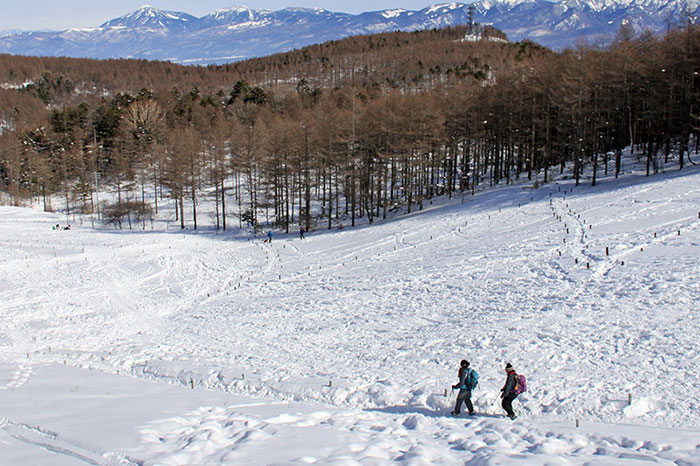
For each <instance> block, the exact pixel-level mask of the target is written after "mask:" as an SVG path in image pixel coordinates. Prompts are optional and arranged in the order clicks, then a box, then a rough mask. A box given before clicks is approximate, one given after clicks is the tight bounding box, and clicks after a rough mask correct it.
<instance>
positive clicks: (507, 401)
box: [501, 393, 518, 417]
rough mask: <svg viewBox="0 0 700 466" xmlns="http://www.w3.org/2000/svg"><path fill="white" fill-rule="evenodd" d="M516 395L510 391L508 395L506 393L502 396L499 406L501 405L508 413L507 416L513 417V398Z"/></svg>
mask: <svg viewBox="0 0 700 466" xmlns="http://www.w3.org/2000/svg"><path fill="white" fill-rule="evenodd" d="M517 397H518V395H516V394H515V393H511V394H510V395H506V396H504V397H503V401H502V402H501V406H503V409H505V410H506V413H508V416H511V417H513V415H514V414H515V413H514V412H513V400H514V399H516V398H517Z"/></svg>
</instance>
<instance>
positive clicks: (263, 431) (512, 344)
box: [0, 166, 700, 465]
mask: <svg viewBox="0 0 700 466" xmlns="http://www.w3.org/2000/svg"><path fill="white" fill-rule="evenodd" d="M65 222H66V219H65V216H61V215H58V214H46V213H42V212H39V211H36V210H31V209H28V208H16V207H0V253H1V256H0V257H2V261H1V262H0V296H2V302H3V306H2V307H0V318H1V319H2V322H3V325H2V327H0V457H2V458H4V459H7V460H9V461H10V463H8V464H66V465H72V464H85V463H86V462H87V463H91V464H110V465H112V464H169V465H175V464H219V463H223V464H269V463H284V464H289V463H297V464H308V463H315V462H318V463H322V464H357V463H359V464H384V463H387V462H389V461H395V462H399V463H404V464H465V463H467V464H528V465H529V464H582V463H587V464H647V463H648V462H649V461H651V462H656V463H659V464H673V463H674V462H675V464H686V465H690V464H700V409H698V408H700V392H699V391H698V389H697V386H698V376H697V374H698V368H699V367H700V353H699V352H698V341H699V340H700V312H699V311H700V304H699V303H700V285H699V283H698V277H700V261H699V260H698V258H699V257H700V254H699V253H700V169H698V168H697V167H693V166H691V167H690V168H688V169H685V170H684V171H683V172H680V173H679V172H677V171H676V170H675V169H672V170H669V171H667V173H666V174H661V175H655V176H652V177H648V178H647V177H644V176H642V174H641V173H628V174H626V175H625V176H624V177H622V178H621V179H619V180H614V179H612V178H603V179H602V180H600V184H599V186H597V187H594V188H591V187H590V186H580V187H578V188H574V186H573V182H571V181H569V180H561V181H559V182H557V183H552V184H548V185H545V186H544V187H541V188H539V189H537V190H534V189H532V188H531V187H527V186H523V185H518V186H509V187H505V186H504V187H500V188H496V189H494V190H492V191H489V192H485V193H481V194H478V195H477V196H475V197H471V196H466V197H465V198H464V202H462V201H461V199H456V200H453V201H441V202H439V203H438V202H436V203H434V204H433V205H430V206H428V208H427V209H426V210H424V211H422V212H417V213H413V214H411V215H410V216H406V217H402V218H400V219H395V220H392V221H387V222H384V223H380V224H377V225H374V226H371V227H361V228H357V229H349V228H346V229H343V230H335V231H332V232H326V231H319V232H313V233H311V234H308V235H307V237H306V239H305V240H301V239H299V238H298V235H296V234H295V235H289V236H285V235H280V234H277V235H276V236H275V237H274V239H273V242H272V243H271V244H265V243H263V242H262V239H261V238H249V237H248V236H247V235H246V234H245V233H243V232H240V233H228V234H224V235H218V236H217V235H215V234H213V233H206V232H199V233H193V232H187V233H181V232H180V231H179V230H175V229H172V230H166V231H150V230H149V231H136V230H135V231H131V232H127V231H115V230H109V229H101V230H93V229H91V228H88V227H80V226H74V228H73V229H72V230H70V231H53V230H52V225H55V224H56V223H60V224H61V225H63V224H65ZM606 249H607V254H606ZM462 358H466V359H469V360H470V361H471V363H472V366H473V367H474V368H475V369H476V370H477V371H479V373H480V375H481V378H480V388H479V389H478V390H477V391H475V393H474V402H475V406H476V410H477V412H478V413H479V415H478V416H477V417H475V418H467V417H461V418H456V419H455V418H451V417H448V416H446V414H447V413H448V412H449V410H450V409H451V404H452V403H453V402H454V396H453V395H451V394H450V390H449V387H450V385H452V384H454V383H456V381H457V380H456V372H457V368H458V362H459V360H460V359H462ZM506 362H511V363H512V364H513V365H514V366H515V368H516V369H517V370H518V371H519V372H520V373H522V374H525V375H526V376H527V377H528V385H529V390H528V392H527V393H526V394H524V395H522V396H521V397H520V398H519V399H518V400H517V401H516V402H515V404H514V407H515V410H516V411H517V412H518V413H519V415H520V416H519V418H518V419H517V420H516V421H514V422H512V421H510V420H508V419H506V418H504V417H503V416H502V410H501V408H500V406H499V405H498V402H499V401H500V400H499V399H498V393H499V389H500V387H501V386H502V384H503V379H504V372H503V367H504V365H505V363H506ZM446 393H447V394H448V396H447V397H446V396H445V394H446ZM630 402H631V403H630ZM577 420H578V422H579V427H578V428H577V427H576V421H577Z"/></svg>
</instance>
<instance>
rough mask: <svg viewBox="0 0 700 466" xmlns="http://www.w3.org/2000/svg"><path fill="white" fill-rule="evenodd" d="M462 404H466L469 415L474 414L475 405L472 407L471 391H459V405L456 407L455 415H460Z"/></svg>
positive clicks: (461, 389) (462, 389)
mask: <svg viewBox="0 0 700 466" xmlns="http://www.w3.org/2000/svg"><path fill="white" fill-rule="evenodd" d="M462 402H464V404H465V405H467V409H468V410H469V414H472V413H474V405H472V391H471V390H465V389H464V388H460V389H459V393H458V394H457V404H456V405H455V414H459V412H460V410H461V408H462Z"/></svg>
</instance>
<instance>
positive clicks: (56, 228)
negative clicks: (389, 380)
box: [52, 223, 61, 231]
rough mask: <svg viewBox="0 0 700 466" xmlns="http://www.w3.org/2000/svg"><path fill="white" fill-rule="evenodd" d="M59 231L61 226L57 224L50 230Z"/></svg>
mask: <svg viewBox="0 0 700 466" xmlns="http://www.w3.org/2000/svg"><path fill="white" fill-rule="evenodd" d="M60 229H61V225H60V224H58V223H57V224H56V226H55V227H53V228H52V230H54V231H56V230H60Z"/></svg>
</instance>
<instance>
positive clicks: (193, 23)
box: [0, 0, 698, 64]
mask: <svg viewBox="0 0 700 466" xmlns="http://www.w3.org/2000/svg"><path fill="white" fill-rule="evenodd" d="M474 6H475V18H474V19H475V20H476V21H478V22H481V23H483V24H492V25H493V26H495V27H496V28H498V29H501V30H503V31H504V32H506V33H507V34H508V37H509V38H510V39H511V40H521V39H524V38H530V39H533V40H535V41H537V42H539V43H542V44H543V45H547V46H550V47H553V48H563V47H565V46H568V45H572V44H574V43H575V42H576V40H577V39H578V38H579V37H581V36H587V37H589V38H591V39H594V38H596V37H599V36H601V35H603V36H606V37H607V38H608V39H610V38H612V37H613V36H614V34H615V32H616V31H617V30H618V29H619V28H620V25H621V24H623V22H628V23H630V24H632V25H633V27H634V28H635V29H636V30H637V31H642V30H652V31H665V30H666V28H667V27H668V25H669V21H670V22H671V23H677V22H679V21H682V20H683V18H685V17H686V16H685V13H684V12H685V11H686V10H687V11H688V12H689V13H691V14H694V15H695V16H697V14H698V4H697V2H693V1H692V0H670V1H660V0H636V1H633V0H619V1H613V0H563V1H554V2H553V1H550V0H481V1H479V2H475V3H474ZM467 23H468V5H467V4H465V3H444V4H438V5H433V6H430V7H427V8H424V9H422V10H418V11H409V10H403V9H392V10H383V11H372V12H365V13H361V14H358V15H351V14H347V13H337V12H331V11H328V10H323V9H320V8H315V9H305V8H286V9H283V10H279V11H270V10H257V9H251V8H247V7H235V8H230V9H225V10H224V9H222V10H216V11H215V12H213V13H211V14H209V15H206V16H204V17H202V18H196V17H194V16H191V15H188V14H186V13H180V12H172V11H162V10H158V9H156V8H153V7H150V6H145V7H142V8H140V9H138V10H136V11H134V12H132V13H129V14H127V15H125V16H122V17H120V18H116V19H113V20H110V21H107V22H105V23H104V24H102V25H101V26H100V27H96V28H92V29H69V30H66V31H61V32H25V33H19V34H11V35H8V36H6V37H0V52H2V53H11V54H17V55H48V56H72V57H90V58H116V57H121V58H146V59H160V60H172V61H176V62H180V63H195V64H206V63H226V62H230V61H235V60H240V59H243V58H250V57H259V56H264V55H269V54H272V53H276V52H283V51H287V50H291V49H294V48H299V47H303V46H306V45H310V44H314V43H320V42H324V41H328V40H335V39H340V38H343V37H348V36H350V35H356V34H373V33H378V32H387V31H395V30H404V31H414V30H421V29H431V28H440V27H445V26H455V25H459V24H467Z"/></svg>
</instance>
